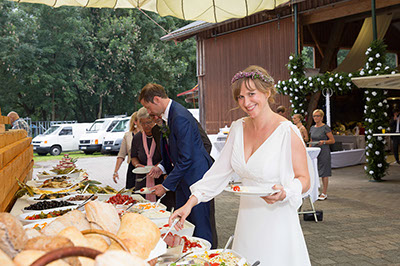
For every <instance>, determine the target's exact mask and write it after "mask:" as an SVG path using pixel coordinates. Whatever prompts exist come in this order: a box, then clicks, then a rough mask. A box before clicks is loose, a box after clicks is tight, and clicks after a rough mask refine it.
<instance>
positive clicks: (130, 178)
mask: <svg viewBox="0 0 400 266" xmlns="http://www.w3.org/2000/svg"><path fill="white" fill-rule="evenodd" d="M133 169H135V167H134V166H133V165H132V163H129V164H128V171H127V172H126V185H125V188H126V189H131V188H133V187H134V186H135V181H136V175H135V174H134V173H132V171H133Z"/></svg>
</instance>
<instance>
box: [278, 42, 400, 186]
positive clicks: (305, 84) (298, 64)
mask: <svg viewBox="0 0 400 266" xmlns="http://www.w3.org/2000/svg"><path fill="white" fill-rule="evenodd" d="M365 54H366V55H367V56H368V59H367V62H366V63H365V66H364V68H363V69H361V70H360V71H357V72H354V73H330V72H326V73H324V74H321V75H318V76H314V77H308V78H307V77H306V76H305V72H304V63H303V59H302V57H301V56H294V55H291V56H290V57H289V63H288V65H287V68H288V70H289V71H290V79H289V80H285V81H278V83H277V84H276V88H277V91H278V92H279V93H281V94H284V95H288V96H290V102H291V104H292V105H291V107H292V110H293V111H292V113H293V114H302V115H307V111H306V110H307V105H308V104H307V100H306V96H307V95H308V94H311V93H313V92H317V91H318V90H322V91H323V90H324V89H328V88H330V89H332V91H333V93H336V94H346V93H349V92H351V90H352V89H353V88H354V87H355V85H354V84H353V83H352V81H351V78H352V77H361V76H376V75H386V74H395V73H396V70H395V69H393V68H390V67H389V66H387V65H386V60H385V58H386V57H385V55H386V45H385V44H384V43H383V41H381V40H377V41H373V42H372V43H371V46H370V47H369V48H368V49H367V51H366V53H365ZM386 94H387V91H385V90H381V89H366V90H365V97H364V99H365V102H366V104H365V110H364V119H365V120H364V121H365V122H364V125H365V127H366V132H365V134H366V135H365V136H366V144H367V146H366V156H367V165H366V166H365V171H366V174H367V175H368V176H369V177H370V178H372V179H374V180H381V178H382V177H383V176H384V175H385V173H386V171H387V169H388V163H387V162H386V157H385V152H384V146H385V143H386V141H385V140H384V139H383V138H382V137H373V136H372V134H373V133H377V132H381V131H382V129H384V128H385V129H386V128H387V126H388V114H387V109H388V107H389V105H388V104H387V101H386Z"/></svg>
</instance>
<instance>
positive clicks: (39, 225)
mask: <svg viewBox="0 0 400 266" xmlns="http://www.w3.org/2000/svg"><path fill="white" fill-rule="evenodd" d="M55 219H56V218H51V219H47V220H49V221H48V222H37V223H30V224H26V225H24V226H23V227H24V229H35V226H38V227H39V228H40V229H43V227H44V226H47V225H48V224H49V223H51V222H52V221H54V220H55Z"/></svg>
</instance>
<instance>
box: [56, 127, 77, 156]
mask: <svg viewBox="0 0 400 266" xmlns="http://www.w3.org/2000/svg"><path fill="white" fill-rule="evenodd" d="M58 139H59V141H60V144H61V147H62V150H63V151H72V150H78V145H76V143H75V142H76V140H75V138H74V135H73V132H72V127H64V128H63V129H61V131H60V133H58Z"/></svg>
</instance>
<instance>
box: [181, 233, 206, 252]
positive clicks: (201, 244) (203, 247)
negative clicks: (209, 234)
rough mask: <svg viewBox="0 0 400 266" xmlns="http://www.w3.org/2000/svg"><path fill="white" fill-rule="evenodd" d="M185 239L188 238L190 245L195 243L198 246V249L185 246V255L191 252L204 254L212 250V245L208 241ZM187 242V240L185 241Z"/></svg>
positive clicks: (190, 237) (194, 238)
mask: <svg viewBox="0 0 400 266" xmlns="http://www.w3.org/2000/svg"><path fill="white" fill-rule="evenodd" d="M183 238H186V239H187V240H188V241H189V244H188V245H190V243H195V244H197V246H196V247H194V246H193V247H189V246H188V245H185V247H184V249H183V251H182V252H183V253H189V252H204V251H206V250H210V249H211V243H210V242H208V241H207V240H205V239H203V238H199V237H195V236H184V237H183ZM185 241H186V240H185Z"/></svg>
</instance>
